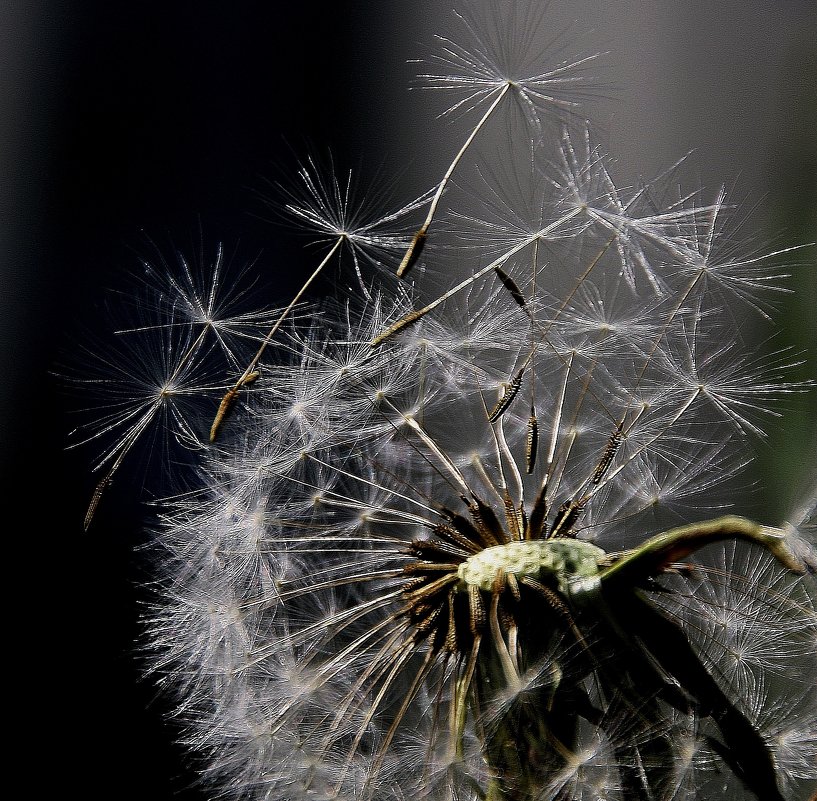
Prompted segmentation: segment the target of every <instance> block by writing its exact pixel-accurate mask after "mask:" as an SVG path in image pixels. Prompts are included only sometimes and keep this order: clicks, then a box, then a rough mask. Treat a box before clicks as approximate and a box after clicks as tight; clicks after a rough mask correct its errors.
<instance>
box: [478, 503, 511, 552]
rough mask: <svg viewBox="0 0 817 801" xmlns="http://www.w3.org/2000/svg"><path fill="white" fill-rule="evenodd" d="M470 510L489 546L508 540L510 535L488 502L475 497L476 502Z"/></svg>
mask: <svg viewBox="0 0 817 801" xmlns="http://www.w3.org/2000/svg"><path fill="white" fill-rule="evenodd" d="M470 512H471V517H473V518H474V522H475V523H476V524H477V528H478V529H479V531H480V533H481V534H482V536H483V539H484V540H485V541H486V542H488V547H491V546H493V545H502V544H503V543H505V542H507V541H508V536H507V534H506V533H505V529H503V528H502V524H501V523H500V522H499V518H498V517H497V516H496V512H494V510H493V509H492V508H491V507H490V506H488V504H487V503H485V502H484V501H481V500H480V499H479V498H476V497H475V498H474V503H473V504H471V506H470Z"/></svg>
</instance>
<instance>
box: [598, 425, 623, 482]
mask: <svg viewBox="0 0 817 801" xmlns="http://www.w3.org/2000/svg"><path fill="white" fill-rule="evenodd" d="M619 445H621V423H619V424H618V426H617V427H616V430H615V431H614V432H613V434H612V435H611V437H610V439H609V440H608V441H607V447H606V448H605V449H604V453H602V455H601V459H599V463H598V465H597V466H596V469H595V470H594V471H593V478H592V482H593V484H598V483H599V482H600V481H601V480H602V478H604V474H605V473H606V472H607V470H608V468H609V467H610V464H611V463H612V461H613V459H614V458H615V456H616V452H617V451H618V447H619Z"/></svg>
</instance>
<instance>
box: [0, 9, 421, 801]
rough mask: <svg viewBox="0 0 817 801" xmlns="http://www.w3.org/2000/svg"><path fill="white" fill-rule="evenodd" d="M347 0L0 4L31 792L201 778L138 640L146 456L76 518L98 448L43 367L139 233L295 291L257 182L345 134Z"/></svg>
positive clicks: (20, 695)
mask: <svg viewBox="0 0 817 801" xmlns="http://www.w3.org/2000/svg"><path fill="white" fill-rule="evenodd" d="M359 5H363V6H364V7H365V5H366V4H359ZM359 11H360V10H359V9H356V8H354V7H351V6H350V5H348V4H347V6H346V7H341V5H340V4H336V5H331V6H326V7H323V6H320V7H319V6H317V5H316V4H314V3H308V2H305V3H285V4H284V3H273V2H248V0H232V1H231V2H229V3H202V2H176V3H168V2H166V0H163V1H162V2H155V1H154V0H140V2H139V3H120V2H113V3H112V2H109V0H108V1H106V2H87V0H85V1H83V2H40V3H37V2H21V3H18V4H14V3H12V4H4V10H3V13H2V16H3V19H2V21H0V22H1V23H2V25H1V27H2V29H3V30H2V34H0V35H2V37H3V40H2V73H1V74H2V81H3V84H2V89H3V93H2V103H3V110H2V117H3V123H2V125H3V130H2V142H0V144H2V146H3V149H4V156H3V184H4V188H3V191H2V199H3V206H2V213H3V220H2V233H3V237H4V241H3V263H2V265H1V266H0V269H2V302H1V303H0V308H1V309H2V329H1V330H2V349H0V350H2V358H3V362H2V379H0V383H2V395H3V397H2V418H0V427H1V428H2V465H3V480H2V484H0V487H1V488H2V493H3V496H4V501H5V503H6V504H7V509H8V511H9V512H10V515H9V514H7V516H6V524H5V525H4V526H3V527H2V528H3V529H4V530H5V537H4V539H5V542H6V544H7V546H11V547H10V548H9V547H7V548H6V549H5V550H6V553H7V558H6V564H5V568H6V569H5V571H4V572H5V574H6V577H7V578H6V581H5V582H4V584H5V588H6V590H7V592H8V600H7V601H6V610H5V612H4V618H5V620H6V623H7V626H8V632H9V633H8V635H7V636H6V637H4V641H5V642H4V651H5V652H6V658H5V660H4V661H5V665H6V667H7V668H8V669H9V670H10V672H11V674H12V676H11V681H12V686H13V687H14V688H19V690H13V691H11V692H10V693H9V698H8V699H7V703H8V705H9V707H11V708H12V709H15V708H16V709H19V711H20V712H22V714H20V715H19V718H18V716H17V714H16V711H15V713H14V719H15V721H17V720H19V722H15V723H14V724H13V726H12V727H10V730H7V733H10V734H11V737H12V739H13V740H16V744H17V746H18V747H19V748H20V752H21V754H20V756H16V757H15V759H19V758H22V754H25V755H26V757H28V758H29V759H31V760H32V763H31V766H30V767H31V768H33V769H34V770H35V771H36V773H35V774H34V775H29V777H28V778H24V779H23V788H22V792H25V793H26V794H27V795H29V796H33V797H45V796H51V795H59V796H69V795H72V794H75V795H76V796H77V797H79V798H82V799H86V800H87V801H93V800H94V799H103V798H104V799H111V798H131V797H132V798H139V799H154V800H156V801H159V800H160V799H166V798H167V799H169V798H171V797H172V798H176V799H179V801H182V799H194V798H198V797H203V794H202V793H200V792H197V791H195V790H192V789H189V785H190V783H191V780H192V778H193V777H194V773H193V772H191V771H190V770H188V769H187V768H186V767H185V765H186V760H185V759H184V757H183V753H182V751H181V749H180V748H178V747H177V746H175V745H174V744H173V735H174V731H173V727H172V725H170V726H168V725H166V724H165V723H164V722H163V721H162V716H163V712H164V711H165V703H164V701H163V700H162V699H161V698H158V699H157V698H156V697H155V696H156V693H155V689H154V688H153V687H152V685H151V683H150V682H148V681H140V678H139V677H140V666H139V660H138V658H137V657H136V656H135V655H134V653H133V652H134V645H133V644H134V641H135V640H136V637H137V632H138V627H137V618H138V613H139V609H140V604H141V602H142V601H143V600H144V593H143V592H142V591H140V590H138V589H135V587H136V585H137V583H138V582H139V581H140V580H141V579H144V578H146V576H145V575H144V572H145V569H144V567H142V566H141V562H140V559H139V558H138V557H136V556H134V554H133V549H134V547H136V546H138V545H139V544H140V543H142V542H143V541H144V538H145V535H144V534H143V532H142V530H141V524H142V519H143V517H144V511H143V510H142V509H141V508H140V506H139V500H140V497H139V496H140V493H139V492H138V485H139V476H138V475H134V474H133V471H129V470H128V465H127V464H126V465H125V466H123V468H122V471H121V473H120V475H119V476H118V479H119V480H118V481H117V482H115V483H114V484H113V485H112V486H111V488H110V490H109V494H106V497H105V499H104V502H103V503H102V504H101V506H100V508H99V510H98V514H97V518H96V519H95V521H94V524H93V526H92V527H91V529H90V530H89V531H88V533H87V534H85V533H83V531H82V519H83V515H84V510H85V507H86V506H87V503H88V500H89V498H90V494H91V492H92V490H93V487H94V483H95V480H96V479H95V478H94V477H92V476H91V474H90V473H89V470H88V467H89V460H90V458H91V457H92V456H93V455H94V453H93V451H92V450H87V449H85V450H77V451H66V450H65V446H66V445H67V444H68V442H69V439H68V436H67V435H68V432H69V430H70V429H71V428H72V427H73V426H74V424H75V423H74V420H73V417H72V416H71V414H70V411H71V410H72V409H75V408H77V406H81V405H82V400H81V398H79V397H78V396H76V395H73V396H72V395H71V394H70V393H69V392H68V391H67V387H66V383H67V382H65V381H64V380H63V379H62V378H60V377H59V376H54V375H53V373H54V372H57V373H62V374H63V375H64V374H65V372H66V371H68V372H70V371H72V370H73V371H76V370H77V368H79V369H81V360H77V359H75V358H74V356H75V354H76V348H75V347H74V344H75V343H81V342H82V340H83V338H84V337H86V336H87V335H88V332H89V331H91V332H94V329H95V328H97V329H98V327H99V326H100V325H103V326H106V325H107V323H106V321H105V313H106V304H107V303H108V295H107V293H106V291H105V290H106V289H108V288H112V289H122V288H123V279H122V275H123V273H124V272H126V271H128V270H132V269H134V268H135V266H136V264H137V258H138V256H140V255H144V254H145V253H148V254H149V253H150V248H149V247H148V246H147V244H146V237H150V238H151V239H153V240H155V241H156V242H157V244H158V245H159V247H160V248H161V249H163V251H164V252H165V253H167V254H168V255H169V252H170V249H171V248H170V246H169V244H168V243H169V242H170V241H171V240H172V241H173V243H175V244H177V245H179V246H180V247H181V248H182V249H187V250H188V251H189V250H190V247H191V245H196V244H197V243H198V241H199V239H201V240H202V241H203V243H204V247H205V250H206V251H207V252H209V253H212V252H213V251H214V248H215V245H216V243H217V242H219V241H220V240H223V241H224V242H225V243H226V246H227V249H228V250H231V249H233V250H236V252H237V256H236V258H237V259H241V258H246V259H250V258H253V257H255V256H258V254H259V253H260V254H261V255H260V256H259V259H258V265H259V269H262V270H264V271H266V274H267V276H268V277H270V276H271V277H273V278H274V281H275V286H276V291H277V292H278V293H279V297H278V298H267V299H265V302H272V301H274V300H282V299H284V298H286V297H287V296H288V295H290V294H291V292H292V289H291V287H292V286H293V285H294V284H295V282H297V281H298V280H299V275H301V274H302V269H301V268H302V267H303V265H304V262H305V259H304V257H303V254H302V251H301V246H302V242H295V241H290V240H289V239H288V238H287V237H277V241H276V236H275V229H274V228H272V227H271V226H270V225H269V224H268V223H266V222H264V221H262V220H260V219H258V217H257V216H256V215H257V214H259V213H261V212H263V208H262V207H261V206H260V205H259V203H258V200H257V198H256V196H255V194H254V190H257V189H258V188H259V187H260V186H262V185H263V183H264V180H265V179H266V178H269V177H271V176H273V175H274V174H275V173H276V171H277V170H278V169H279V168H281V167H283V168H284V169H290V170H291V169H292V168H293V166H294V164H295V161H294V157H293V152H294V153H296V154H297V155H298V156H303V155H304V153H305V152H306V151H307V150H313V149H314V150H317V151H321V150H325V148H326V147H327V145H329V144H330V143H331V145H332V147H333V151H334V152H336V153H338V154H339V155H342V153H343V151H344V150H345V149H347V148H349V147H350V145H351V144H352V140H353V138H354V136H355V135H356V134H357V132H356V131H354V130H353V129H352V128H351V127H350V123H349V118H348V116H347V111H348V109H349V108H350V107H351V108H352V109H354V105H355V102H356V101H355V99H354V94H355V89H354V86H353V84H352V80H351V77H350V76H348V74H347V71H348V70H349V69H353V68H354V66H353V62H354V58H349V54H348V50H349V44H348V43H349V41H350V39H354V37H355V34H354V30H350V27H352V26H355V15H356V14H357V13H359ZM402 61H403V62H404V61H405V58H403V59H402ZM350 98H351V99H350ZM358 113H359V112H358ZM142 232H144V233H142ZM271 241H272V242H274V243H275V244H274V246H271ZM95 333H96V334H98V335H100V334H102V335H104V333H105V332H104V331H99V330H97V331H95ZM64 365H67V367H63V366H64ZM97 478H98V477H97ZM134 490H136V491H134ZM9 517H10V519H9ZM9 762H10V764H11V768H10V769H11V772H12V773H14V772H15V765H14V760H9Z"/></svg>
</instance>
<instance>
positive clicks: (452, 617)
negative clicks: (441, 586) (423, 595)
mask: <svg viewBox="0 0 817 801" xmlns="http://www.w3.org/2000/svg"><path fill="white" fill-rule="evenodd" d="M455 599H456V592H454V591H453V590H452V591H451V592H449V593H448V633H447V634H446V636H445V650H446V651H448V652H449V653H451V654H455V653H457V651H458V650H459V647H458V642H459V641H458V639H457V611H456V609H455V608H454V601H455Z"/></svg>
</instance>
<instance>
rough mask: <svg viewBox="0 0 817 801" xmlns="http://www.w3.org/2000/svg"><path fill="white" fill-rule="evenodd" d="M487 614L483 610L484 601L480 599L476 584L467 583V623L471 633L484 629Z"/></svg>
mask: <svg viewBox="0 0 817 801" xmlns="http://www.w3.org/2000/svg"><path fill="white" fill-rule="evenodd" d="M487 622H488V616H487V614H486V612H485V603H484V602H483V600H482V593H481V591H480V589H479V587H477V585H476V584H469V585H468V624H469V626H470V628H471V634H473V635H474V636H476V635H477V634H480V633H481V632H482V631H483V630H484V629H485V624H486V623H487Z"/></svg>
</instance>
